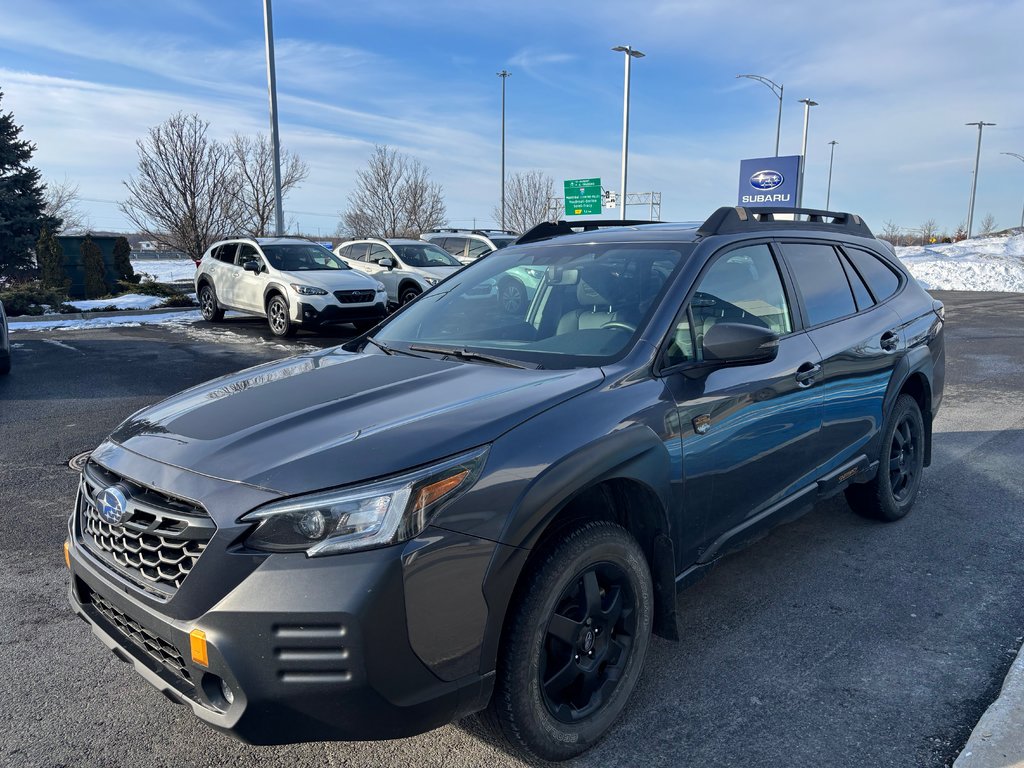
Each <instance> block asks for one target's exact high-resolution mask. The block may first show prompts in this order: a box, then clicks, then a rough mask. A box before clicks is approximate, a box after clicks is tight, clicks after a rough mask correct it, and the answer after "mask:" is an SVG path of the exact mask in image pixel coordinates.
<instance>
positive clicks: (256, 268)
mask: <svg viewBox="0 0 1024 768" xmlns="http://www.w3.org/2000/svg"><path fill="white" fill-rule="evenodd" d="M242 269H244V270H245V271H246V272H252V273H253V274H256V275H258V274H259V273H260V270H261V266H260V263H259V262H258V261H256V259H252V260H251V261H247V262H245V263H244V264H243V265H242Z"/></svg>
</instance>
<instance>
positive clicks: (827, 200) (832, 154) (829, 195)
mask: <svg viewBox="0 0 1024 768" xmlns="http://www.w3.org/2000/svg"><path fill="white" fill-rule="evenodd" d="M838 143H839V142H838V141H836V140H835V139H832V141H830V142H829V144H831V145H832V151H831V152H829V155H828V191H827V192H825V210H826V211H827V210H828V204H829V203H830V202H831V201H832V161H833V160H834V159H835V156H836V144H838Z"/></svg>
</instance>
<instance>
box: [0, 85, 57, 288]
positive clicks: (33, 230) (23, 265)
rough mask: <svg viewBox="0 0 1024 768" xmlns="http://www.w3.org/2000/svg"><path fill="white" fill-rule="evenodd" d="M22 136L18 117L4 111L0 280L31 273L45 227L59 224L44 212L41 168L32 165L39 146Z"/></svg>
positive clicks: (0, 147) (0, 171)
mask: <svg viewBox="0 0 1024 768" xmlns="http://www.w3.org/2000/svg"><path fill="white" fill-rule="evenodd" d="M2 101H3V91H0V102H2ZM20 136H21V126H20V125H16V124H15V122H14V114H13V113H12V112H2V111H0V277H17V276H19V275H25V274H26V273H28V272H30V271H31V270H32V268H33V263H32V261H33V259H32V256H33V254H32V247H33V245H34V244H35V243H36V241H37V240H38V239H39V233H40V231H41V230H42V228H43V225H44V224H47V225H48V228H49V229H55V226H54V225H55V224H59V222H58V221H56V220H53V219H50V218H49V217H47V216H46V215H45V214H44V213H43V207H44V205H45V201H44V200H43V190H44V186H43V184H42V182H41V181H40V177H39V171H38V169H36V168H33V167H32V166H30V165H29V164H28V162H29V160H31V159H32V154H33V153H34V152H35V151H36V147H35V145H34V144H33V143H32V142H30V141H27V140H25V139H22V138H21V137H20Z"/></svg>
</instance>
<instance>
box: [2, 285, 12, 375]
mask: <svg viewBox="0 0 1024 768" xmlns="http://www.w3.org/2000/svg"><path fill="white" fill-rule="evenodd" d="M10 372H11V332H10V329H9V328H8V327H7V315H6V314H5V313H4V303H3V302H2V301H0V376H3V375H5V374H8V373H10Z"/></svg>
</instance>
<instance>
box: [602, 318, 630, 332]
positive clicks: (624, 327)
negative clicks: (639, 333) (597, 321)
mask: <svg viewBox="0 0 1024 768" xmlns="http://www.w3.org/2000/svg"><path fill="white" fill-rule="evenodd" d="M601 327H602V328H617V329H618V330H620V331H628V332H629V333H636V326H635V325H630V324H629V323H624V322H622V321H621V320H611V321H609V322H607V323H605V324H604V325H602V326H601Z"/></svg>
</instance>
